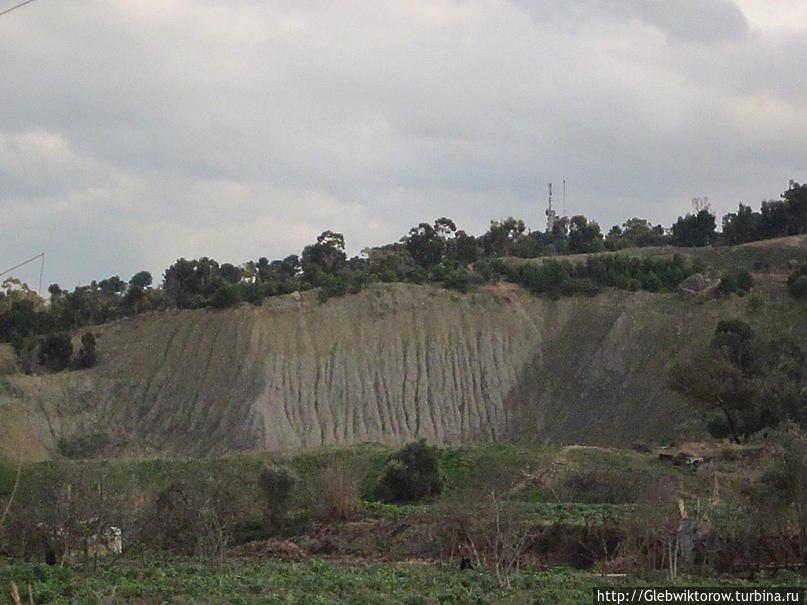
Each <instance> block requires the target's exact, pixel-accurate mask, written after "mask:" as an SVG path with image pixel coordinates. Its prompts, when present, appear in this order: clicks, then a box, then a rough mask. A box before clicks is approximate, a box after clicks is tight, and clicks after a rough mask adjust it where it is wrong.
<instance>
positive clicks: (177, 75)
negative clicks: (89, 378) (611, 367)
mask: <svg viewBox="0 0 807 605" xmlns="http://www.w3.org/2000/svg"><path fill="white" fill-rule="evenodd" d="M13 15H14V18H13V19H9V18H4V19H0V72H1V73H3V76H4V86H2V87H0V106H2V107H3V108H4V120H3V122H2V124H0V182H2V189H0V208H1V209H2V210H3V216H4V217H5V220H4V222H5V224H6V225H13V228H12V229H8V231H11V232H12V233H11V234H10V235H9V234H7V230H6V229H4V233H3V237H2V238H0V258H2V259H6V258H8V259H18V258H21V257H25V256H26V254H27V253H28V252H29V251H30V250H31V249H34V250H36V249H39V248H40V247H45V248H47V249H48V250H51V251H53V254H52V256H53V259H54V260H53V265H52V271H53V273H52V276H53V281H59V282H60V283H62V285H73V284H74V283H76V282H79V281H88V280H90V279H93V278H96V277H100V276H104V275H106V274H108V273H111V272H117V273H121V275H124V276H126V275H127V274H131V273H134V272H135V271H137V270H139V269H142V268H147V269H149V270H151V271H153V272H155V273H159V272H160V271H161V270H162V269H164V268H165V266H166V265H167V264H168V263H170V262H172V261H173V260H174V259H176V258H177V257H178V256H182V255H184V256H193V255H201V254H209V255H213V256H215V257H217V258H220V259H221V260H229V261H233V262H240V261H243V260H246V259H248V258H255V257H257V256H262V255H266V256H272V257H277V256H282V255H285V254H288V253H290V252H295V251H299V250H300V249H301V248H302V247H303V246H304V245H305V244H306V243H309V242H310V241H311V240H312V239H313V238H314V237H315V236H316V235H317V233H319V231H321V230H324V229H328V228H333V229H336V230H340V231H343V232H344V233H345V235H346V237H347V240H348V245H349V247H350V249H351V252H354V253H355V252H358V251H359V250H360V249H361V248H362V247H365V246H367V245H371V244H375V243H384V242H387V241H392V240H395V239H397V238H398V237H400V235H402V234H403V233H405V232H406V231H407V229H408V228H409V227H410V226H411V225H412V224H416V223H417V222H419V221H421V220H424V219H431V218H434V217H436V216H441V215H449V216H453V217H455V218H456V219H457V222H458V223H459V224H460V225H461V226H462V227H463V228H465V229H467V230H470V231H481V230H482V229H484V228H485V227H486V225H487V223H488V221H489V219H491V218H499V217H502V216H507V215H517V216H523V217H525V218H526V219H527V220H528V222H530V223H532V224H533V225H539V224H540V221H541V205H542V204H543V198H544V191H545V183H546V182H547V181H548V180H555V181H559V180H560V179H561V178H563V177H565V178H567V180H568V181H569V205H570V210H573V211H574V212H581V213H584V214H587V215H590V216H592V217H594V218H596V219H597V220H599V221H600V223H601V224H603V225H605V226H608V225H610V224H613V223H615V222H618V221H621V220H622V219H624V218H626V217H628V216H632V215H637V214H638V215H643V216H647V217H648V218H651V219H653V220H654V221H657V222H669V221H670V220H673V219H674V218H675V217H676V216H678V215H679V214H682V213H683V212H686V211H687V209H688V200H689V199H690V198H691V197H693V196H696V195H709V196H710V197H711V199H712V200H713V202H714V205H715V208H716V209H717V210H718V211H719V212H725V211H727V210H729V209H730V208H732V207H736V204H737V202H739V201H744V202H754V203H756V202H758V201H759V200H760V199H762V198H763V197H768V196H772V195H776V194H777V193H778V192H780V191H781V190H783V189H784V187H785V186H786V184H787V179H788V178H797V179H798V178H800V175H799V174H798V172H799V171H800V170H802V171H803V167H804V166H805V165H807V155H805V154H806V153H807V152H805V151H804V149H803V148H802V147H803V146H801V145H800V141H801V140H803V137H804V134H807V110H805V109H804V107H805V104H804V103H803V102H801V101H802V100H803V95H804V90H807V88H805V87H804V86H801V85H800V80H799V77H798V72H799V61H800V58H799V57H800V55H803V51H805V50H807V49H806V48H805V46H804V43H803V42H802V41H801V40H802V38H804V36H798V35H797V33H799V32H796V33H791V34H790V35H789V36H788V37H785V38H783V37H782V36H781V35H779V34H778V33H776V34H772V33H768V32H766V31H757V30H755V29H753V28H751V29H749V24H748V23H746V20H745V18H744V17H743V15H742V13H740V12H739V11H738V9H737V8H736V7H735V6H734V5H733V4H731V3H729V2H724V1H721V0H702V1H700V2H694V1H692V2H690V1H689V0H682V1H680V2H675V3H662V2H639V1H638V0H623V1H620V2H612V3H604V2H598V1H594V0H575V1H569V2H548V1H547V2H524V1H521V0H518V1H516V0H514V1H513V2H505V1H503V0H490V1H482V0H478V1H476V0H471V1H464V2H454V1H453V0H437V1H428V2H426V1H425V0H424V1H423V2H420V1H416V2H385V3H372V4H367V3H365V2H359V1H358V0H356V1H355V2H352V1H346V2H343V3H338V4H336V3H326V2H324V1H323V2H317V1H313V0H312V1H307V2H257V1H255V2H251V1H240V2H228V3H218V2H212V1H190V0H177V1H175V2H170V3H165V2H158V1H156V0H154V1H145V0H130V1H117V2H108V1H102V0H95V1H93V2H86V3H79V4H76V3H71V2H67V1H66V0H62V1H58V0H53V1H52V2H48V3H44V2H43V3H33V4H31V5H30V7H27V8H26V10H20V11H15V13H13ZM802 33H803V32H802ZM660 34H661V35H660ZM801 178H804V177H801ZM9 264H11V263H9Z"/></svg>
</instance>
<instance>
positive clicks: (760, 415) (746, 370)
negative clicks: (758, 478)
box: [668, 320, 807, 443]
mask: <svg viewBox="0 0 807 605" xmlns="http://www.w3.org/2000/svg"><path fill="white" fill-rule="evenodd" d="M806 361H807V352H805V350H804V347H803V345H802V344H801V343H800V341H798V339H795V340H791V339H788V338H784V339H783V338H781V337H780V338H775V339H773V340H771V341H770V342H768V343H763V342H760V341H759V339H758V338H757V337H755V335H754V333H753V330H752V329H751V326H749V325H748V324H747V323H745V322H744V321H741V320H723V321H721V322H719V323H718V325H717V327H716V329H715V334H714V337H713V338H712V342H711V346H710V347H709V350H708V351H707V352H706V353H704V354H702V355H700V356H697V357H696V358H695V359H693V360H692V361H690V362H689V363H685V364H676V365H674V366H673V367H672V369H671V371H670V374H669V376H668V381H669V384H670V386H671V387H672V388H673V389H674V390H677V391H680V392H682V393H684V394H685V395H686V396H687V397H688V398H689V399H690V400H691V401H692V402H694V403H696V404H698V405H699V406H700V407H701V408H702V409H703V410H704V411H706V412H707V414H712V415H711V417H710V418H708V428H709V431H710V433H712V435H713V436H715V437H724V436H730V437H731V438H732V439H733V440H734V441H735V442H737V443H739V442H740V440H741V437H742V438H744V439H746V440H747V439H748V437H749V436H751V435H752V434H754V433H755V432H757V431H759V430H761V429H763V428H766V427H774V426H776V425H777V424H779V423H780V422H783V421H786V420H792V421H794V422H798V423H799V424H801V425H802V426H803V425H804V424H805V423H807V411H806V410H807V407H805V393H806V391H805V385H807V375H805V374H806V372H805V369H804V368H805V362H806ZM714 413H717V414H718V416H715V415H714Z"/></svg>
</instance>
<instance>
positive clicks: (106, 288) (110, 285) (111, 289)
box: [98, 275, 126, 295]
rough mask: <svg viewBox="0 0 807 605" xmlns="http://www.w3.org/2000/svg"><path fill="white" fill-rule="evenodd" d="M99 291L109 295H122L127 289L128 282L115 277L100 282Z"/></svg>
mask: <svg viewBox="0 0 807 605" xmlns="http://www.w3.org/2000/svg"><path fill="white" fill-rule="evenodd" d="M98 289H99V290H101V292H102V293H104V294H107V295H115V294H120V293H121V292H123V291H124V290H125V289H126V282H125V281H123V280H122V279H121V278H120V277H118V276H117V275H113V276H112V277H108V278H107V279H102V280H101V281H100V282H98Z"/></svg>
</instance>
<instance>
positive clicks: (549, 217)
mask: <svg viewBox="0 0 807 605" xmlns="http://www.w3.org/2000/svg"><path fill="white" fill-rule="evenodd" d="M557 220H558V216H557V212H555V211H554V210H553V209H552V183H549V206H548V207H547V209H546V232H547V233H552V228H553V227H554V226H555V221H557Z"/></svg>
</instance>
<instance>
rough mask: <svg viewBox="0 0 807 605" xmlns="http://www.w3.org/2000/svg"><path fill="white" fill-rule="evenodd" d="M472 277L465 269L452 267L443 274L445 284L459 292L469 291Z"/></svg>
mask: <svg viewBox="0 0 807 605" xmlns="http://www.w3.org/2000/svg"><path fill="white" fill-rule="evenodd" d="M470 285H471V277H470V276H469V275H468V272H467V271H466V270H465V269H450V270H448V271H446V273H445V275H444V276H443V286H445V287H446V288H450V289H451V290H457V291H459V292H467V291H468V287H469V286H470Z"/></svg>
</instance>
